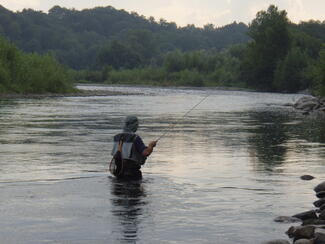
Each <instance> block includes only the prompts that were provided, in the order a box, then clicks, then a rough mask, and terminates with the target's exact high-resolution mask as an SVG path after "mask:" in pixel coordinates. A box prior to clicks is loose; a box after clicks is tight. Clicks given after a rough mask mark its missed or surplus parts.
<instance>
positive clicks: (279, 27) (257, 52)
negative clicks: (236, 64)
mask: <svg viewBox="0 0 325 244" xmlns="http://www.w3.org/2000/svg"><path fill="white" fill-rule="evenodd" d="M288 25H289V21H288V19H287V13H286V11H284V10H283V11H279V10H278V8H277V7H275V6H274V5H271V6H270V7H269V8H268V9H267V11H260V12H258V13H257V15H256V18H255V19H254V20H253V21H252V23H251V24H250V26H249V32H248V34H249V36H250V37H251V38H252V40H253V41H252V42H251V43H250V44H249V45H248V48H247V50H246V57H245V58H244V61H243V63H242V67H241V75H242V78H243V79H244V80H245V81H246V82H247V84H249V85H251V86H254V87H257V88H259V89H262V90H273V89H274V87H273V85H272V84H273V79H274V72H275V69H276V67H277V63H278V61H279V60H281V59H283V58H284V57H285V56H286V55H287V53H288V50H289V48H290V34H289V30H288Z"/></svg>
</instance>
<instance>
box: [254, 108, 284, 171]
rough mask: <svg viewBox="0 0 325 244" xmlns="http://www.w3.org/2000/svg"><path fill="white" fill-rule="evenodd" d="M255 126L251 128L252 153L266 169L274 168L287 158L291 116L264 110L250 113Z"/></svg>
mask: <svg viewBox="0 0 325 244" xmlns="http://www.w3.org/2000/svg"><path fill="white" fill-rule="evenodd" d="M250 117H251V119H252V120H253V123H254V124H253V125H254V128H253V129H251V130H250V133H251V136H249V138H248V143H249V148H250V153H251V154H253V156H255V157H256V158H257V160H258V165H262V166H263V168H264V169H266V170H272V168H273V167H274V166H277V165H280V164H282V163H283V162H284V160H285V154H286V152H287V148H286V146H285V142H287V141H288V133H287V132H288V126H287V125H285V123H287V122H288V121H289V117H288V116H287V115H285V114H281V113H276V112H271V111H264V112H254V113H251V114H250Z"/></svg>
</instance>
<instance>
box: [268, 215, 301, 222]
mask: <svg viewBox="0 0 325 244" xmlns="http://www.w3.org/2000/svg"><path fill="white" fill-rule="evenodd" d="M274 222H279V223H297V222H301V219H298V218H295V217H291V216H279V217H276V218H275V219H274Z"/></svg>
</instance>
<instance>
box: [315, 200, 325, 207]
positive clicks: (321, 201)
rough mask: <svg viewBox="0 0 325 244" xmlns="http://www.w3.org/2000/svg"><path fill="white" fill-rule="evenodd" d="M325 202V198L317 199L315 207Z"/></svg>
mask: <svg viewBox="0 0 325 244" xmlns="http://www.w3.org/2000/svg"><path fill="white" fill-rule="evenodd" d="M324 203H325V198H321V199H319V200H317V201H315V202H314V203H313V204H314V206H315V207H317V208H319V207H320V206H322V205H323V204H324Z"/></svg>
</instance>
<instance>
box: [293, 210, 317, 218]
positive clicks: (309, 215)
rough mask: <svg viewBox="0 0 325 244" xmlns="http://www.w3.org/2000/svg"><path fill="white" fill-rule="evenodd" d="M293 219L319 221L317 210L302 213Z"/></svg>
mask: <svg viewBox="0 0 325 244" xmlns="http://www.w3.org/2000/svg"><path fill="white" fill-rule="evenodd" d="M292 217H294V218H298V219H301V220H306V219H317V215H316V212H315V210H310V211H307V212H302V213H299V214H296V215H293V216H292Z"/></svg>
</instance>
